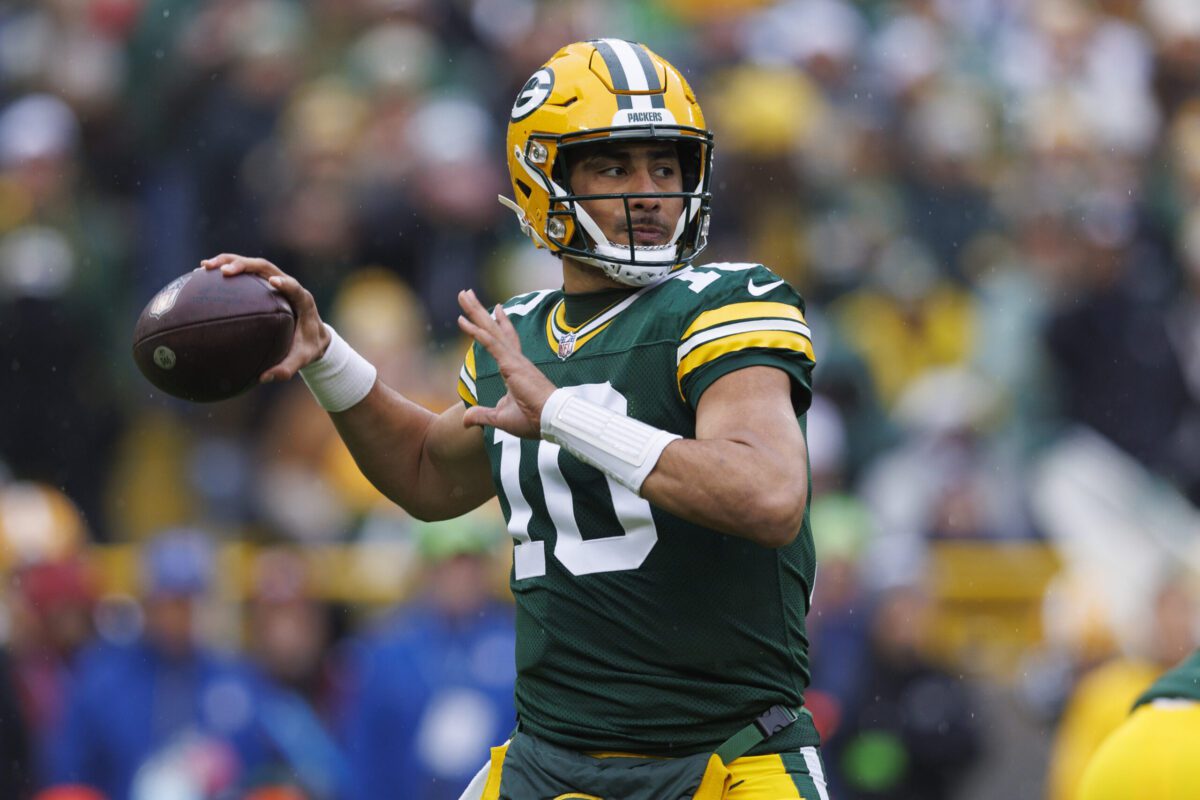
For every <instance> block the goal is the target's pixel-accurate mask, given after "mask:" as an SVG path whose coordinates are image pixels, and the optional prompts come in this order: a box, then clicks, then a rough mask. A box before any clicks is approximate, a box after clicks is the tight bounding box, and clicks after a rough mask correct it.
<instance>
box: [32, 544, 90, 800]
mask: <svg viewBox="0 0 1200 800" xmlns="http://www.w3.org/2000/svg"><path fill="white" fill-rule="evenodd" d="M13 582H14V584H15V586H16V592H15V593H14V603H13V608H12V616H13V635H12V636H13V638H12V651H13V665H12V666H13V672H14V677H15V680H16V682H17V685H18V686H19V688H20V700H21V708H22V711H23V717H24V718H25V719H26V720H28V723H29V728H30V735H31V737H32V740H33V745H34V747H33V754H34V756H35V757H36V758H37V760H38V763H37V764H36V765H35V766H36V772H35V773H34V774H36V775H38V776H39V782H41V781H43V780H44V779H45V778H46V776H47V775H48V774H49V769H50V766H49V764H47V763H45V761H46V759H47V758H48V756H49V753H50V746H51V740H52V736H53V735H54V732H55V731H57V730H58V729H59V727H60V726H61V725H62V722H63V719H64V717H65V715H66V711H67V709H66V701H67V696H68V694H69V693H70V690H71V686H72V682H73V678H74V675H75V670H76V665H77V657H78V655H79V653H80V651H82V650H83V649H84V648H85V647H86V646H88V645H89V644H91V642H92V639H93V638H94V635H95V631H94V628H93V624H92V609H93V607H94V604H95V599H96V590H95V587H94V585H93V579H92V576H91V575H90V573H89V571H88V569H87V567H86V566H85V564H84V563H83V562H82V561H81V560H79V559H70V560H63V561H51V562H45V563H36V564H30V565H28V566H26V567H23V568H21V569H20V570H19V571H17V573H16V574H15V575H14V576H13Z"/></svg>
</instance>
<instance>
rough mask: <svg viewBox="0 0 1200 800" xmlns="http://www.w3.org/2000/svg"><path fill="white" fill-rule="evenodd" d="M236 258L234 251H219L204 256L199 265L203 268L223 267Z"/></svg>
mask: <svg viewBox="0 0 1200 800" xmlns="http://www.w3.org/2000/svg"><path fill="white" fill-rule="evenodd" d="M236 258H238V255H237V254H236V253H221V254H220V255H216V256H213V257H212V258H205V259H202V260H201V261H200V266H202V267H204V268H205V269H217V268H219V267H223V266H225V265H226V264H228V263H229V262H231V261H233V260H234V259H236Z"/></svg>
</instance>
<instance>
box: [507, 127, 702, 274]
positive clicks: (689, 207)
mask: <svg viewBox="0 0 1200 800" xmlns="http://www.w3.org/2000/svg"><path fill="white" fill-rule="evenodd" d="M662 141H667V142H672V143H674V144H675V146H676V150H677V152H678V155H679V163H680V170H681V176H682V179H683V191H679V192H646V193H621V194H576V193H574V192H573V191H572V189H571V186H570V181H569V178H568V171H569V169H568V165H569V164H570V163H571V162H572V161H573V157H576V156H577V155H578V154H579V152H580V151H581V150H584V149H585V148H591V147H596V146H603V145H604V144H610V143H618V142H626V143H645V142H662ZM518 160H519V161H520V162H521V163H522V165H523V166H524V167H525V169H526V170H528V171H529V173H530V175H531V177H532V178H533V179H534V180H535V181H536V182H537V183H538V184H539V185H540V186H542V187H544V188H545V189H546V191H547V193H548V194H549V196H550V207H549V210H548V213H547V218H546V230H545V234H546V238H547V239H548V240H549V241H550V242H551V243H552V244H553V245H554V247H553V249H554V250H555V251H556V252H559V253H561V254H565V255H568V256H570V257H571V258H574V259H575V260H577V261H580V262H583V263H585V264H589V265H592V266H595V267H598V268H599V269H601V270H603V271H604V273H605V274H606V275H608V276H609V277H610V278H612V279H613V280H615V281H618V282H620V283H625V284H628V285H631V286H645V285H648V284H650V283H653V282H655V281H656V280H658V279H659V278H661V277H662V276H663V275H665V274H666V273H668V272H670V271H671V270H672V269H674V268H675V267H677V266H680V265H683V264H688V263H690V262H691V261H692V259H694V258H695V257H696V256H697V255H698V254H699V253H700V251H702V250H703V249H704V248H705V246H706V245H707V243H708V226H709V213H710V206H709V200H710V197H711V195H710V194H709V178H710V175H711V163H712V137H711V134H709V133H708V132H707V131H704V130H701V129H697V128H684V127H682V126H653V127H650V128H647V129H631V128H619V129H611V130H598V131H587V132H584V133H580V134H565V135H552V134H537V133H535V134H532V135H530V137H529V142H528V144H527V145H526V152H525V153H522V154H521V156H520V158H519V159H518ZM538 162H541V163H540V164H539V163H538ZM547 173H549V174H547ZM640 198H649V199H655V200H669V199H681V200H683V209H682V211H681V213H680V215H679V217H678V219H677V220H676V222H675V228H674V230H673V231H672V235H671V237H670V239H669V240H668V241H667V242H666V243H664V244H660V245H638V244H635V243H634V236H633V233H632V229H633V226H634V221H635V218H636V217H637V216H638V214H639V212H638V211H637V210H635V209H634V208H633V205H632V204H633V203H635V202H636V201H637V200H638V199H640ZM614 199H619V200H621V201H622V202H623V204H624V207H625V221H626V228H627V230H629V231H630V235H629V242H628V243H618V242H612V241H610V240H609V239H608V237H607V236H606V235H605V234H604V231H603V230H602V229H601V227H600V225H599V224H598V223H597V222H596V220H594V219H593V218H592V216H591V215H590V214H589V213H588V212H587V210H586V209H585V208H584V207H583V205H582V203H583V202H584V201H591V200H614Z"/></svg>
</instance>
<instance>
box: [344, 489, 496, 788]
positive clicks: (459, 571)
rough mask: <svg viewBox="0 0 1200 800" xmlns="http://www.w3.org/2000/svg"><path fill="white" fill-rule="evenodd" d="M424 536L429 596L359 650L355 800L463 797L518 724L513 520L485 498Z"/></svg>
mask: <svg viewBox="0 0 1200 800" xmlns="http://www.w3.org/2000/svg"><path fill="white" fill-rule="evenodd" d="M416 536H417V538H418V547H419V551H420V553H421V556H422V558H423V560H424V561H425V563H426V565H427V566H426V569H425V571H424V585H423V587H422V589H421V591H420V594H419V595H418V597H417V598H416V599H414V600H413V601H412V602H411V603H410V604H409V605H407V606H406V607H405V608H402V609H400V610H399V611H398V612H397V613H396V614H395V615H394V616H392V617H391V618H389V619H387V620H386V621H385V623H384V624H383V625H382V626H380V627H379V628H378V629H376V630H375V631H373V632H371V633H369V634H367V635H366V636H364V637H363V639H362V641H361V642H360V643H359V644H358V645H357V647H356V649H355V652H354V658H353V662H354V663H353V665H352V668H351V673H352V675H351V682H352V684H353V689H352V691H351V699H350V702H349V706H348V709H347V719H346V727H345V745H346V751H347V754H348V756H349V758H350V761H351V764H352V765H353V775H354V778H355V790H354V792H352V793H351V797H352V798H354V800H389V799H390V798H395V800H442V799H443V798H449V799H450V800H453V798H457V797H458V796H459V795H460V793H461V792H462V790H463V789H464V788H465V787H466V785H467V783H469V782H470V780H471V778H472V776H473V775H474V774H475V772H476V771H477V770H478V769H479V766H480V764H483V763H484V762H485V761H486V760H487V754H488V749H489V748H490V747H491V746H492V744H493V743H494V742H499V741H504V739H505V738H507V736H508V735H509V734H510V733H512V730H513V727H514V725H515V724H516V709H515V707H514V705H513V682H514V680H515V679H516V662H515V659H516V654H515V646H516V645H515V639H514V634H513V617H512V610H511V607H509V606H508V605H507V604H503V603H501V602H499V601H497V600H496V599H495V597H494V592H495V588H496V581H495V574H496V570H495V561H494V557H495V555H496V551H497V547H498V546H499V544H500V542H502V541H503V521H502V520H501V518H500V517H499V515H498V514H497V513H496V512H495V509H494V508H493V507H492V506H484V507H483V508H481V509H479V510H477V511H474V512H472V513H470V514H468V515H466V516H464V517H460V518H458V519H456V520H452V521H449V522H440V523H426V524H422V525H421V526H419V527H418V529H417V532H416Z"/></svg>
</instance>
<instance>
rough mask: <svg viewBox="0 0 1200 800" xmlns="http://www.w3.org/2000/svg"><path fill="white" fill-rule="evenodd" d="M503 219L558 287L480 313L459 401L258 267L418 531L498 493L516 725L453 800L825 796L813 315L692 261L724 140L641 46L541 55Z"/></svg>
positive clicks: (213, 262)
mask: <svg viewBox="0 0 1200 800" xmlns="http://www.w3.org/2000/svg"><path fill="white" fill-rule="evenodd" d="M506 149H507V159H508V165H509V172H510V176H511V178H512V184H513V196H512V198H501V201H502V202H503V203H504V204H505V205H506V206H508V207H509V208H511V209H512V210H513V211H514V212H515V213H516V215H517V219H518V222H519V224H520V226H521V229H522V231H523V232H524V233H525V234H526V235H528V236H529V237H530V239H532V240H533V242H534V244H535V245H536V246H537V247H541V248H547V249H549V250H550V251H551V252H552V253H554V254H556V255H557V256H559V257H560V259H561V261H562V270H563V281H562V286H561V288H557V289H545V290H542V291H534V292H530V293H528V294H523V295H519V296H517V297H514V298H512V299H511V300H509V301H508V302H507V303H504V304H502V305H498V306H496V307H495V308H494V309H492V310H491V312H489V311H488V310H487V309H485V308H484V307H483V306H482V305H481V304H480V302H479V301H478V299H477V298H476V297H475V295H474V293H473V292H471V291H469V290H468V291H463V292H462V293H460V295H459V304H460V306H461V307H462V316H461V317H460V318H459V325H460V327H461V328H462V329H463V331H465V332H466V333H468V334H470V335H471V336H472V337H473V339H474V343H473V345H472V346H471V348H470V349H469V351H468V352H467V354H466V357H465V359H464V363H463V367H462V370H461V373H460V378H459V384H458V392H459V395H460V397H461V398H462V403H461V405H456V406H454V407H453V408H450V409H449V410H447V411H445V412H443V413H441V414H434V413H433V412H431V411H428V410H426V409H424V408H422V407H420V406H418V405H416V404H414V403H412V402H410V401H409V400H407V399H406V398H404V397H402V396H401V395H399V394H398V393H397V392H395V391H394V390H392V389H390V388H389V387H387V386H386V385H384V384H383V383H381V382H379V381H377V380H376V373H375V370H374V368H373V367H372V366H371V365H370V364H369V363H368V362H366V360H365V359H363V358H362V357H361V356H360V355H358V354H357V353H355V352H354V351H353V350H352V349H351V348H350V346H349V345H348V344H347V343H346V342H345V341H344V340H342V339H341V338H340V337H339V336H338V335H337V333H336V332H335V331H333V329H332V328H330V327H329V326H327V325H324V324H323V323H322V322H321V320H320V317H319V315H318V313H317V309H316V307H315V304H314V302H313V299H312V296H311V295H310V294H309V293H308V292H307V291H306V290H305V289H304V288H303V287H301V286H300V285H299V284H298V283H297V282H296V281H295V279H293V278H291V277H290V276H287V275H285V274H284V273H283V272H282V271H280V270H279V269H278V268H277V267H275V266H274V265H272V264H270V263H268V262H266V261H263V260H261V259H255V258H244V257H241V256H237V255H232V254H224V255H221V256H218V257H216V258H213V259H209V260H207V261H205V262H204V266H206V267H208V268H210V269H217V268H219V269H222V270H223V271H225V272H226V273H229V274H233V273H237V272H242V271H249V272H254V273H257V274H260V275H263V276H264V277H267V278H268V279H269V280H270V281H271V283H272V284H273V285H275V286H276V287H277V288H278V289H279V291H280V292H282V293H283V294H284V296H285V297H287V298H288V300H289V302H291V303H292V305H293V307H294V308H295V309H296V312H297V333H296V336H295V339H294V342H293V345H292V349H291V351H290V352H289V354H288V355H287V357H286V358H285V359H284V360H283V361H282V362H281V363H280V364H279V365H277V366H275V367H273V368H271V369H270V370H268V371H267V372H266V373H264V375H263V380H264V381H268V380H285V379H288V378H290V377H292V375H294V374H295V373H296V372H299V373H300V374H301V376H302V377H303V379H304V380H305V382H306V383H307V384H308V386H309V388H310V389H311V390H312V392H313V394H314V396H315V397H316V399H317V401H318V402H319V403H320V404H321V405H322V406H323V407H324V408H325V409H326V410H327V411H329V412H330V414H331V417H332V419H333V421H334V424H335V425H336V426H337V429H338V432H339V433H340V435H341V436H342V438H343V439H344V440H345V442H346V444H347V446H348V447H349V448H350V450H351V452H352V453H353V454H354V457H355V459H356V461H357V463H358V465H359V467H360V468H361V469H362V471H363V472H364V474H365V475H366V476H367V477H368V478H370V479H371V480H372V482H373V483H374V484H375V485H376V486H377V487H378V488H379V489H380V490H381V491H382V492H384V493H385V494H386V495H387V496H388V497H390V498H391V499H393V500H394V501H395V502H397V503H398V504H399V505H401V506H402V507H404V508H405V509H406V510H408V511H409V512H410V513H412V514H413V515H415V516H417V517H421V518H424V519H440V518H447V517H454V516H457V515H460V514H463V513H465V512H466V511H468V510H470V509H472V508H474V507H475V506H477V505H479V504H480V503H482V502H484V501H485V500H487V499H489V498H490V497H492V496H496V495H498V496H499V501H500V505H501V508H502V509H503V510H504V513H505V517H506V520H507V523H508V530H509V532H510V534H511V535H512V537H513V540H514V543H515V548H514V558H513V568H512V575H511V586H512V592H513V596H514V598H515V602H516V611H517V623H516V624H517V682H516V704H517V716H518V718H517V720H516V726H515V730H514V732H513V735H512V737H511V738H510V739H509V741H508V742H505V743H502V744H500V743H498V746H497V747H496V748H494V749H493V751H492V756H491V759H490V763H488V764H485V765H484V766H483V769H482V770H481V771H480V773H479V775H478V776H477V777H476V778H475V780H474V781H472V783H471V785H470V786H469V787H467V789H466V791H465V793H464V795H463V797H464V798H470V800H476V799H477V798H484V800H493V799H494V798H511V799H512V800H530V799H531V798H547V799H548V800H549V799H551V798H563V799H564V800H565V798H602V799H604V800H618V799H619V800H639V799H640V800H662V798H682V797H688V798H694V799H695V800H720V798H725V799H726V800H778V799H780V798H804V800H827V796H826V791H825V781H824V776H823V771H822V765H821V758H820V754H819V750H818V745H819V738H818V736H817V732H816V730H815V728H814V726H813V724H812V719H811V717H810V716H809V715H808V714H807V712H806V711H805V709H804V694H803V693H804V689H805V687H806V686H807V684H808V677H809V676H808V656H807V646H808V643H807V637H806V634H805V622H804V618H805V614H806V613H807V610H808V605H809V600H810V596H811V592H812V587H813V580H814V573H815V569H816V566H815V559H814V553H813V542H812V535H811V532H810V530H809V524H808V492H809V474H808V459H807V448H806V444H805V434H804V414H805V412H806V410H807V408H808V405H809V402H810V399H811V391H812V386H811V373H812V368H813V348H812V341H811V338H810V332H809V328H808V325H807V323H806V321H805V318H804V306H803V301H802V300H801V298H800V297H799V295H798V294H797V293H796V292H795V291H794V290H793V289H792V288H791V287H790V286H789V285H788V284H787V283H786V282H785V281H784V280H782V279H780V278H779V277H778V276H776V275H775V274H774V273H772V272H771V271H770V270H768V269H767V268H765V267H763V266H760V265H757V264H733V263H720V264H708V265H705V266H699V265H697V264H695V263H694V260H695V258H696V257H697V255H698V254H699V253H700V252H701V251H702V250H703V249H704V246H705V243H706V239H707V236H708V225H709V213H710V193H709V187H710V184H711V180H712V161H713V159H712V152H713V137H712V134H711V133H710V132H709V131H708V130H707V128H706V127H705V123H704V117H703V114H702V113H701V111H700V106H699V105H698V103H697V101H696V98H695V96H694V95H693V93H692V90H691V88H690V87H689V86H688V84H687V82H686V81H685V80H684V78H683V76H682V75H681V74H680V73H679V72H678V71H677V70H676V69H675V68H674V67H673V66H671V65H670V64H669V63H667V62H666V61H664V60H663V59H662V58H660V57H659V56H658V55H656V54H655V53H653V52H652V51H650V50H649V49H648V48H646V47H645V46H643V45H641V44H637V43H633V42H628V41H624V40H618V39H597V40H593V41H588V42H578V43H575V44H572V45H569V46H567V47H565V48H563V49H562V50H560V51H559V52H558V53H556V54H555V55H554V56H553V57H552V58H551V59H550V60H549V61H548V62H546V64H545V65H543V66H542V67H541V68H540V69H539V70H537V71H536V72H535V73H534V74H533V76H532V77H530V79H529V80H528V82H527V83H526V84H525V85H524V87H523V88H522V90H521V91H520V93H519V94H518V96H517V98H516V101H515V103H514V104H513V107H512V111H511V115H510V119H509V125H508V139H507V147H506Z"/></svg>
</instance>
